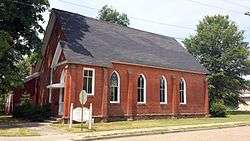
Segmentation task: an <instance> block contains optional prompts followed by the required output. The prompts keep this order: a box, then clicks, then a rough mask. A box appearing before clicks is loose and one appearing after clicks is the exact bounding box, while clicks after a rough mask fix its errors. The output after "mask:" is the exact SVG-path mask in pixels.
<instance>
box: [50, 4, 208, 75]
mask: <svg viewBox="0 0 250 141" xmlns="http://www.w3.org/2000/svg"><path fill="white" fill-rule="evenodd" d="M52 12H54V13H55V14H56V17H57V18H58V19H59V23H60V24H61V26H62V30H63V32H64V34H65V36H66V41H64V42H61V45H62V48H63V53H64V55H65V58H66V60H67V61H68V62H69V63H79V64H89V65H98V66H105V67H107V66H110V65H111V64H112V61H116V62H125V63H133V64H141V65H149V66H155V67H163V68H169V69H179V70H184V71H194V72H199V73H207V70H206V69H205V68H204V67H202V66H201V65H200V64H199V63H198V62H197V61H196V60H195V58H194V57H193V56H192V55H190V54H189V53H188V52H187V51H186V49H185V48H183V47H182V46H181V44H180V43H178V42H177V41H176V40H175V39H174V38H172V37H167V36H162V35H157V34H154V33H149V32H145V31H141V30H137V29H133V28H128V27H124V26H120V25H116V24H112V23H108V22H104V21H99V20H96V19H93V18H89V17H85V16H82V15H79V14H75V13H70V12H66V11H62V10H57V9H53V10H52Z"/></svg>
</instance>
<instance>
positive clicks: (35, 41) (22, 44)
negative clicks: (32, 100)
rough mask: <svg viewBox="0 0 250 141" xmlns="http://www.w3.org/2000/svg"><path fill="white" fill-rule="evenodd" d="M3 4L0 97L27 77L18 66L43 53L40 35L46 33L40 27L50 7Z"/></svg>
mask: <svg viewBox="0 0 250 141" xmlns="http://www.w3.org/2000/svg"><path fill="white" fill-rule="evenodd" d="M0 4H1V5H0V95H3V94H7V93H8V91H9V90H11V89H12V88H13V87H15V86H16V85H18V84H20V83H21V82H22V80H23V78H24V77H25V76H26V75H27V74H23V72H24V70H21V71H20V69H22V68H19V67H20V66H21V65H18V64H19V63H20V62H21V61H23V60H24V57H26V58H29V57H30V55H31V54H33V53H34V52H35V53H36V54H39V53H40V49H41V45H42V43H41V39H40V38H39V37H38V34H42V33H43V32H44V30H43V28H42V26H41V25H40V24H39V23H41V22H43V21H44V19H43V16H42V13H43V12H45V10H46V9H47V8H48V6H49V4H48V1H47V0H16V1H13V0H1V2H0ZM27 56H28V57H27ZM26 69H27V67H26ZM0 102H3V101H0Z"/></svg>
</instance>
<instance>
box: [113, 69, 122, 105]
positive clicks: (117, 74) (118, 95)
mask: <svg viewBox="0 0 250 141" xmlns="http://www.w3.org/2000/svg"><path fill="white" fill-rule="evenodd" d="M113 73H115V74H116V76H117V77H118V90H117V101H111V100H110V103H120V82H121V81H120V80H121V79H120V75H119V73H118V72H117V71H113V72H112V73H111V76H112V75H113ZM110 79H111V77H110Z"/></svg>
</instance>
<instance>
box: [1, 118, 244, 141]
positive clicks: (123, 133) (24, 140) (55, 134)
mask: <svg viewBox="0 0 250 141" xmlns="http://www.w3.org/2000/svg"><path fill="white" fill-rule="evenodd" d="M239 126H247V124H244V123H241V122H228V123H214V124H200V125H185V126H168V127H154V128H142V129H124V130H111V131H99V132H85V133H66V132H62V131H61V130H59V129H58V130H56V129H55V128H52V127H50V126H49V125H44V126H41V127H39V129H35V128H34V129H32V130H36V131H39V133H40V135H41V136H32V137H0V140H1V141H72V140H74V141H77V140H96V139H109V138H117V137H129V136H140V135H153V134H163V133H174V132H186V131H196V130H208V129H218V128H230V127H239Z"/></svg>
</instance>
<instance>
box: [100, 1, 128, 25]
mask: <svg viewBox="0 0 250 141" xmlns="http://www.w3.org/2000/svg"><path fill="white" fill-rule="evenodd" d="M98 19H100V20H102V21H107V22H111V23H116V24H119V25H122V26H128V25H129V19H128V16H127V15H126V14H124V13H122V14H120V13H119V12H118V11H116V10H115V9H113V8H112V7H109V6H108V5H105V6H103V7H102V9H101V10H100V11H99V16H98Z"/></svg>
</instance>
